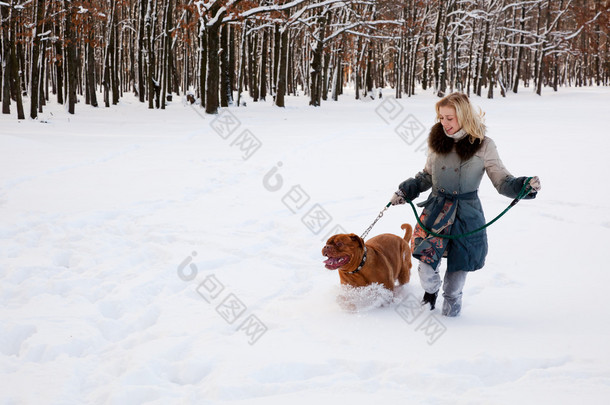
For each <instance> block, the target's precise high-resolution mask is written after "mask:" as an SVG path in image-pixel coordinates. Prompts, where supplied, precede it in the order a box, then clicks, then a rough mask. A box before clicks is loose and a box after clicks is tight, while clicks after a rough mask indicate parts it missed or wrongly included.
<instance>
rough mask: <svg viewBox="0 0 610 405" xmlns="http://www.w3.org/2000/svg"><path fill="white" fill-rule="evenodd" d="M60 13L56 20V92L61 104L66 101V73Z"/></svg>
mask: <svg viewBox="0 0 610 405" xmlns="http://www.w3.org/2000/svg"><path fill="white" fill-rule="evenodd" d="M59 23H60V21H59V14H57V17H56V20H55V37H56V38H57V40H56V41H55V63H54V65H55V76H56V80H57V84H56V93H57V102H58V103H59V104H63V103H64V75H63V41H62V40H61V31H60V26H59Z"/></svg>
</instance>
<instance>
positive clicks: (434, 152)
mask: <svg viewBox="0 0 610 405" xmlns="http://www.w3.org/2000/svg"><path fill="white" fill-rule="evenodd" d="M436 116H437V123H436V124H435V125H434V126H433V127H432V129H431V131H430V135H429V137H428V147H429V149H428V159H427V161H426V166H425V168H424V170H423V171H421V172H419V173H417V174H416V175H415V177H414V178H410V179H408V180H405V181H404V182H402V183H401V184H400V186H399V187H398V191H396V192H395V193H394V195H393V196H392V200H391V201H392V205H398V204H404V203H405V202H406V200H414V199H415V198H417V197H418V196H419V194H420V193H421V192H423V191H426V190H428V189H430V188H431V189H432V192H431V193H430V196H429V197H428V199H427V200H426V201H425V202H423V203H421V204H418V206H420V207H424V211H423V213H422V216H421V221H422V223H423V224H424V225H425V227H426V228H427V229H429V230H431V231H432V232H434V233H437V234H441V235H460V234H464V233H467V232H470V231H472V230H475V229H477V228H479V227H481V226H483V225H484V224H485V217H484V216H483V209H482V207H481V201H480V200H479V197H478V195H477V189H478V188H479V184H480V183H481V179H482V177H483V173H484V172H487V175H488V176H489V178H490V179H491V181H492V183H493V185H494V187H495V188H496V189H497V190H498V192H499V193H500V194H502V195H505V196H507V197H510V198H516V197H517V195H518V194H519V192H520V191H521V189H522V188H523V185H524V183H525V181H526V180H527V177H517V178H515V177H514V176H512V175H511V174H510V173H509V172H508V170H507V169H506V168H505V167H504V165H503V164H502V161H501V160H500V157H499V156H498V151H497V149H496V145H495V143H494V141H493V140H491V139H490V138H488V137H486V136H485V132H486V127H485V124H483V120H482V115H481V114H478V113H477V112H476V111H475V110H474V107H473V106H472V105H471V103H470V101H469V99H468V96H466V95H465V94H462V93H452V94H450V95H448V96H446V97H444V98H442V99H441V100H440V101H439V102H438V103H436ZM529 186H530V187H531V191H530V193H529V194H528V195H527V196H526V197H525V198H526V199H531V198H535V197H536V194H537V192H538V191H540V180H539V179H538V177H532V178H531V179H530V181H529ZM411 244H412V250H413V257H415V258H416V259H418V260H419V261H420V263H419V268H418V272H419V277H420V281H421V285H422V287H423V289H424V291H425V294H424V298H423V300H422V304H430V309H431V310H432V309H434V306H435V304H436V298H437V295H438V291H439V289H440V287H441V284H442V283H441V278H440V275H439V265H440V261H441V258H442V257H447V272H446V273H445V278H444V285H443V298H444V301H443V310H442V313H443V315H446V316H457V315H459V314H460V310H461V308H462V289H463V287H464V283H465V281H466V274H467V273H468V272H469V271H474V270H478V269H480V268H482V267H483V265H484V264H485V256H486V255H487V234H486V232H485V231H484V230H483V231H480V232H477V233H475V234H473V235H470V236H467V237H463V238H459V239H445V238H440V237H435V236H432V235H428V234H427V233H426V232H425V231H424V230H423V229H422V228H421V227H420V226H419V225H417V226H416V228H415V231H414V233H413V238H412V239H411Z"/></svg>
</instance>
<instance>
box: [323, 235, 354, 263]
mask: <svg viewBox="0 0 610 405" xmlns="http://www.w3.org/2000/svg"><path fill="white" fill-rule="evenodd" d="M363 250H364V242H363V241H362V239H361V238H360V237H359V236H358V235H356V234H353V233H350V234H339V235H334V236H331V237H330V238H329V239H328V241H327V242H326V246H324V248H323V249H322V255H323V256H326V257H328V259H327V260H325V261H324V264H325V267H326V268H327V269H328V270H337V269H341V268H343V269H344V270H345V269H350V268H351V267H354V268H355V267H357V266H354V262H355V261H360V260H361V259H362V257H361V256H362V251H363Z"/></svg>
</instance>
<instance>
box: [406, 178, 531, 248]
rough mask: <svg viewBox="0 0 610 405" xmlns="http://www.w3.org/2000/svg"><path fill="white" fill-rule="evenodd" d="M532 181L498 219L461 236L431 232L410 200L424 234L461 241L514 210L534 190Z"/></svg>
mask: <svg viewBox="0 0 610 405" xmlns="http://www.w3.org/2000/svg"><path fill="white" fill-rule="evenodd" d="M530 180H531V177H528V178H527V179H525V182H524V183H523V187H522V188H521V191H520V192H519V194H518V195H517V198H515V199H514V200H513V201H512V202H511V203H510V204H509V205H508V207H506V209H505V210H504V211H502V212H501V213H500V214H499V215H498V216H497V217H495V218H494V219H492V220H491V221H489V222H488V223H486V224H485V225H483V226H481V227H479V228H477V229H475V230H474V231H470V232H466V233H462V234H459V235H441V234H438V233H436V232H432V231H431V230H429V229H428V228H426V227H425V226H424V224H423V223H422V222H421V220H420V219H419V215H418V214H417V210H416V209H415V205H413V202H412V201H411V200H409V204H410V205H411V208H413V213H414V214H415V219H417V223H418V224H419V226H420V227H421V228H422V229H423V230H424V232H426V233H427V234H429V235H432V236H436V237H438V238H443V239H461V238H465V237H466V236H470V235H473V234H475V233H477V232H481V231H482V230H483V229H485V228H487V227H488V226H490V225H491V224H493V223H494V222H496V221H497V220H498V219H500V218H501V217H502V216H503V215H504V214H506V213H507V212H508V210H510V209H511V208H513V207H514V206H515V205H517V203H518V202H519V201H521V200H522V199H523V198H524V197H525V196H526V195H528V194H529V192H530V191H531V190H532V187H531V186H530V185H529V182H530Z"/></svg>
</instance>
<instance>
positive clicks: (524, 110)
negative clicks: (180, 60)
mask: <svg viewBox="0 0 610 405" xmlns="http://www.w3.org/2000/svg"><path fill="white" fill-rule="evenodd" d="M391 93H392V92H391V91H388V92H386V96H385V97H384V98H383V99H382V100H371V101H368V102H365V101H357V100H353V98H352V97H351V96H348V95H346V96H343V98H342V99H341V100H340V102H338V103H334V102H331V101H329V102H326V103H324V104H323V106H322V107H321V108H313V107H309V106H307V99H306V98H305V97H300V98H289V99H288V100H287V105H288V107H287V108H285V109H278V108H275V107H273V106H272V105H271V103H270V101H269V102H267V103H252V102H249V103H248V106H247V107H246V108H235V107H232V108H230V109H223V110H222V111H221V114H219V115H218V116H216V117H210V116H203V115H201V112H200V110H198V109H197V108H192V107H191V106H186V105H184V104H182V102H174V103H172V104H171V105H169V106H168V109H167V110H166V111H159V110H156V111H150V110H147V109H146V105H143V104H140V103H138V102H137V101H136V100H135V99H133V98H131V97H125V98H124V99H123V101H122V102H121V104H120V105H118V106H113V107H111V108H110V109H105V108H98V109H93V108H90V107H88V106H86V105H84V104H83V103H81V104H79V105H78V106H77V114H76V115H74V116H70V115H68V114H67V113H66V112H65V111H64V110H63V107H61V106H56V105H53V104H52V105H50V106H49V107H47V109H46V110H45V113H43V114H42V116H41V122H34V121H31V120H26V121H23V122H18V121H17V120H16V119H15V116H14V115H13V116H1V117H0V302H1V309H0V310H1V314H2V315H1V317H0V392H2V394H1V395H0V397H1V402H2V403H3V404H38V403H45V404H76V403H91V404H140V403H156V404H169V403H176V404H202V403H203V404H214V403H231V404H233V403H234V404H265V405H272V404H311V403H316V401H323V402H322V403H328V401H330V400H334V401H336V400H339V402H340V403H352V404H370V403H376V402H386V401H388V403H393V402H395V403H408V404H516V403H522V404H540V403H552V404H575V403H582V404H605V403H607V401H608V397H609V396H610V349H609V348H608V340H609V338H610V324H609V321H608V320H609V319H610V304H609V303H610V300H609V299H608V291H607V290H606V288H607V286H608V285H609V284H610V273H609V272H608V266H607V265H606V262H607V255H606V253H607V252H608V247H607V245H608V241H609V240H610V214H609V212H608V209H609V208H610V204H609V203H608V198H609V197H610V191H608V178H607V176H608V174H609V172H610V163H609V162H610V159H609V157H608V151H609V150H610V148H609V147H610V140H609V138H608V134H607V133H606V132H607V131H606V128H607V117H608V107H609V106H610V89H608V88H585V89H561V90H560V92H559V93H553V92H552V91H551V90H546V91H545V94H544V96H543V97H538V96H535V95H534V94H532V91H531V89H524V90H522V92H521V93H520V94H518V95H510V97H509V98H506V99H502V98H498V99H494V100H487V99H484V98H478V97H475V98H473V101H474V102H475V104H477V105H479V106H480V107H482V108H483V110H484V111H485V112H486V122H487V124H488V127H489V133H488V135H489V136H490V137H492V138H493V139H494V140H495V141H496V144H497V145H498V148H499V152H500V155H501V157H502V159H503V161H504V163H505V164H506V166H507V167H508V168H509V170H511V172H512V173H513V174H515V175H538V176H540V178H541V181H542V186H543V189H542V192H541V193H540V194H539V197H538V198H537V199H536V200H533V201H522V202H521V203H519V204H518V205H517V206H516V207H515V208H514V209H512V210H511V211H509V213H508V214H507V215H506V216H505V217H504V218H502V219H501V220H500V221H499V222H497V223H496V224H495V225H493V226H492V227H491V228H489V231H488V235H489V244H490V253H489V255H488V257H487V265H486V267H485V268H484V269H483V270H481V271H477V272H475V273H473V274H470V275H469V276H468V279H467V283H466V287H465V291H464V306H463V310H462V315H461V316H460V317H458V318H455V319H448V318H444V317H442V316H441V315H440V312H438V311H439V310H438V309H437V310H435V311H433V312H430V311H419V310H418V309H417V305H413V304H416V302H417V300H419V299H420V298H421V296H422V295H423V291H422V289H421V287H420V285H419V281H418V277H417V272H416V268H415V267H414V272H413V277H412V279H411V283H410V284H408V285H406V286H405V287H404V288H402V289H400V290H398V291H397V293H396V296H395V297H394V298H393V299H392V297H389V299H386V301H388V300H389V301H390V302H389V303H386V305H384V306H381V307H379V306H378V301H379V298H381V300H383V299H384V298H388V297H387V296H383V294H381V293H379V291H377V290H375V289H374V288H371V289H368V290H367V291H364V292H362V291H360V292H355V291H352V290H346V289H342V288H340V287H339V277H338V275H337V274H336V272H331V271H328V270H326V269H325V268H324V266H323V264H322V260H323V257H322V255H321V252H320V251H321V249H322V246H323V244H324V241H325V240H326V238H327V237H328V235H329V234H332V233H335V232H337V231H338V230H341V229H342V230H345V231H347V232H354V233H357V234H361V233H362V232H363V231H364V230H365V229H366V228H367V227H368V225H369V224H371V222H372V221H373V220H374V219H375V218H376V216H377V214H378V213H379V211H380V210H381V209H382V208H383V207H384V205H385V204H386V202H387V201H388V200H389V198H390V196H391V194H392V193H393V192H394V190H395V189H396V187H397V185H398V184H399V183H400V182H401V181H402V180H404V179H406V178H407V177H410V176H413V175H414V174H415V173H416V172H417V171H419V170H421V168H423V165H424V162H425V152H424V151H422V150H421V148H420V145H421V144H422V143H423V142H425V137H426V135H427V130H428V128H429V127H430V126H431V125H432V124H433V120H434V109H433V104H434V102H435V100H436V99H435V97H434V96H433V95H432V94H430V93H428V92H423V91H420V94H418V95H417V96H415V97H412V98H404V99H402V100H398V101H396V100H394V99H393V98H392V97H391ZM13 108H14V107H13ZM420 125H421V128H420ZM397 128H398V130H397ZM401 135H402V137H401ZM480 195H481V199H482V201H483V206H484V208H485V211H486V215H487V218H488V219H491V218H493V217H494V216H495V215H496V214H497V213H499V212H501V211H502V210H503V209H504V207H506V205H507V204H508V203H509V202H510V200H509V199H507V198H505V197H502V196H500V195H499V194H497V192H496V191H495V189H493V187H492V186H491V182H490V181H489V180H488V179H484V181H483V184H482V188H481V190H480ZM404 222H409V223H411V224H414V223H415V219H414V217H413V213H412V212H411V210H410V208H409V207H408V206H400V207H391V208H390V209H389V210H388V211H387V212H386V214H385V215H384V216H383V218H381V220H380V221H379V222H378V223H377V225H376V226H375V227H374V228H373V231H372V232H371V234H370V235H369V236H374V235H376V234H379V233H384V232H390V233H395V234H398V235H402V231H401V229H400V225H401V224H402V223H404ZM443 268H444V266H443ZM367 294H368V295H367ZM380 296H381V297H380ZM345 300H347V301H351V302H352V303H353V304H355V305H356V309H357V310H356V311H353V310H349V309H348V308H346V305H345ZM390 401H391V402H390ZM396 401H400V402H396ZM318 403H320V402H318Z"/></svg>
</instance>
